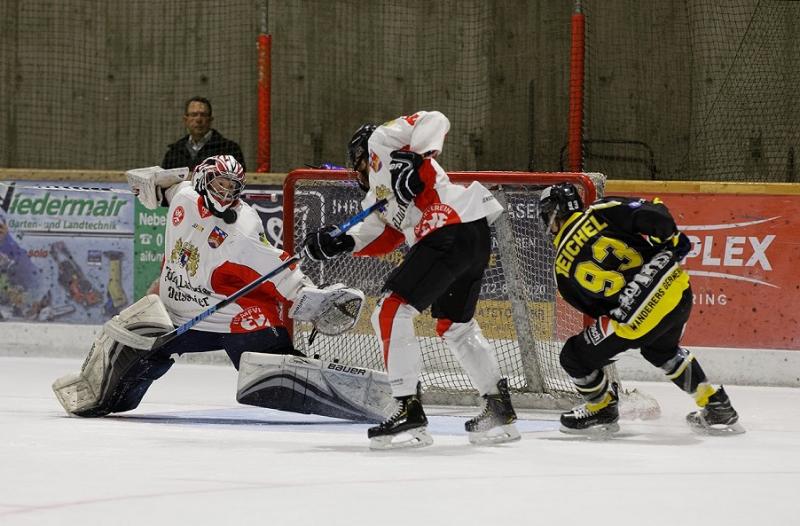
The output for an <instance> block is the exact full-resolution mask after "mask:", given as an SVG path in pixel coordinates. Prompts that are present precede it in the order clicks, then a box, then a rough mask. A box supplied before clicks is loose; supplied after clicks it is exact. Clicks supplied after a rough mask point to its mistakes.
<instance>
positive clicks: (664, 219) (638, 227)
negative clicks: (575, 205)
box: [554, 197, 689, 330]
mask: <svg viewBox="0 0 800 526" xmlns="http://www.w3.org/2000/svg"><path fill="white" fill-rule="evenodd" d="M675 232H677V227H676V226H675V221H674V219H673V218H672V216H671V215H670V213H669V210H668V209H667V207H666V206H664V205H663V204H662V203H661V202H660V201H658V200H655V201H654V202H651V201H647V200H645V199H630V198H627V197H607V198H605V199H601V200H599V201H595V203H594V204H592V205H591V206H589V207H588V208H587V209H586V210H584V211H583V212H576V213H574V214H573V215H572V216H571V217H569V218H568V220H567V221H566V222H565V223H564V225H563V226H562V227H561V229H560V230H559V232H558V234H557V235H556V237H555V239H554V243H555V246H556V257H555V266H554V271H555V277H556V283H557V285H558V291H559V293H560V294H561V296H562V297H563V298H564V299H565V300H566V301H567V302H568V303H569V304H570V305H572V306H573V307H575V308H576V309H578V310H579V311H581V312H583V313H585V314H588V315H589V316H592V317H593V318H599V317H600V316H603V315H608V314H609V312H610V311H611V310H612V309H615V308H616V307H618V306H619V295H620V292H621V291H622V289H623V287H624V286H625V285H626V283H628V282H629V281H630V280H631V279H633V277H634V276H635V275H636V274H637V273H638V272H639V270H640V269H641V268H642V266H643V265H644V264H646V263H648V262H649V261H650V260H651V259H652V258H653V256H655V255H656V254H657V253H658V252H660V251H662V250H663V249H664V247H663V246H659V245H657V244H653V243H652V242H651V241H650V240H649V239H648V237H652V238H657V239H666V238H668V237H669V236H671V235H672V234H674V233H675ZM678 271H679V272H680V273H681V274H682V276H681V279H680V282H681V283H680V285H679V286H677V287H672V290H671V291H670V297H671V296H673V295H677V296H676V297H677V298H679V297H680V295H681V293H682V292H683V290H685V289H686V288H688V286H689V282H688V276H687V275H686V274H685V272H683V270H681V269H679V268H678ZM671 279H672V280H674V279H675V276H673V277H672V278H671ZM671 299H672V298H668V300H667V301H666V302H663V303H664V305H663V309H666V310H670V305H671V304H672V303H673V302H672V301H671ZM659 310H662V309H661V308H660V309H659ZM663 314H665V313H663ZM663 314H662V315H663ZM657 317H658V316H657ZM656 322H657V320H656ZM647 325H650V324H649V323H648V324H647ZM647 330H649V328H648V329H647Z"/></svg>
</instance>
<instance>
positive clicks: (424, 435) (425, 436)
mask: <svg viewBox="0 0 800 526" xmlns="http://www.w3.org/2000/svg"><path fill="white" fill-rule="evenodd" d="M431 444H433V437H432V436H431V435H430V434H429V433H428V430H427V429H425V428H424V427H418V428H416V429H410V430H408V431H404V432H402V433H398V434H396V435H386V436H380V437H374V438H372V439H370V442H369V448H370V449H373V450H376V451H377V450H386V449H404V448H416V447H426V446H430V445H431Z"/></svg>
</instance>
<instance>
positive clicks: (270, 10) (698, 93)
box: [0, 0, 800, 181]
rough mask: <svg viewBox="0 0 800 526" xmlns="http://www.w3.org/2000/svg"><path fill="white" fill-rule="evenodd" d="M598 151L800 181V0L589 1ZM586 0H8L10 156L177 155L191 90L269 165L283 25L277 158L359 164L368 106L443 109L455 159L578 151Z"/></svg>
mask: <svg viewBox="0 0 800 526" xmlns="http://www.w3.org/2000/svg"><path fill="white" fill-rule="evenodd" d="M582 7H583V9H584V12H585V14H586V28H587V39H586V54H587V57H586V58H587V60H586V64H587V69H586V79H587V84H586V98H585V104H586V119H585V136H584V138H585V143H584V153H585V168H586V169H587V170H593V171H601V172H604V173H606V174H607V175H608V176H609V177H610V178H612V179H614V178H617V179H621V178H628V179H667V180H675V179H698V180H730V181H796V180H797V173H796V168H795V161H794V156H795V149H796V148H797V142H798V135H799V132H798V125H797V122H798V118H800V115H799V113H800V103H798V97H799V96H798V93H797V91H798V90H796V88H795V87H796V85H797V84H798V80H800V78H798V76H799V75H800V73H798V71H800V68H798V66H800V64H798V61H800V59H798V57H799V56H800V53H799V52H800V49H798V47H799V46H800V44H798V38H797V29H798V28H797V25H798V21H800V2H791V1H779V0H761V1H757V0H735V1H731V2H716V1H712V0H699V1H697V0H693V1H689V0H667V1H664V2H640V1H638V0H613V1H610V0H584V1H583V2H582ZM572 9H573V2H570V1H566V0H565V1H562V2H528V1H523V0H503V1H501V0H490V1H486V0H443V1H437V2H430V1H423V0H409V1H406V2H390V1H369V2H364V1H363V0H361V1H357V0H304V1H302V2H283V1H276V0H272V1H269V0H246V1H245V0H231V1H227V2H218V3H213V2H212V3H209V2H197V1H188V0H160V1H155V0H130V1H127V2H121V1H118V0H112V1H100V0H73V1H70V2H58V1H55V0H49V1H48V0H26V1H24V2H23V1H21V0H16V1H7V2H2V3H0V29H2V30H1V31H0V166H3V167H21V168H67V169H69V168H74V169H125V168H130V167H135V166H145V165H151V164H157V163H159V162H160V161H161V159H162V158H163V155H164V152H165V151H166V145H167V144H169V143H171V142H173V141H175V140H176V139H178V138H179V137H180V136H181V135H183V134H185V130H184V128H183V125H182V122H181V115H182V113H183V102H184V101H185V100H186V99H187V98H188V97H190V96H194V95H200V96H205V97H208V98H209V99H211V101H212V103H213V104H214V116H215V121H214V127H215V128H217V129H218V130H219V131H220V132H221V133H222V134H223V135H225V136H226V137H228V138H230V139H233V140H235V141H237V142H239V144H240V145H241V146H242V149H243V150H244V154H245V158H246V160H247V164H248V166H249V167H250V168H251V170H252V169H253V168H254V167H255V166H256V149H257V136H258V126H257V122H258V121H257V107H258V102H257V96H256V93H257V81H258V64H257V48H256V41H257V37H258V34H259V31H260V29H261V28H266V30H267V31H268V32H269V33H270V34H271V35H272V119H271V124H272V140H271V146H272V165H271V169H272V170H273V171H286V170H289V169H291V168H294V167H298V166H302V165H303V164H306V163H307V164H319V163H322V162H333V163H342V162H343V161H344V145H345V144H346V142H347V140H348V138H349V136H350V134H351V133H352V132H353V131H354V130H355V129H356V128H357V127H358V126H359V125H360V124H362V123H363V122H367V121H373V122H381V121H384V120H388V119H390V118H393V117H396V116H398V115H401V114H408V113H411V112H414V111H416V110H420V109H438V110H440V111H442V112H444V113H445V114H446V115H448V116H449V117H450V119H451V122H452V128H451V132H450V135H449V137H448V142H447V144H446V147H445V152H444V155H443V157H442V161H443V164H444V165H445V167H446V168H448V169H451V170H538V171H555V170H559V169H562V168H563V167H565V154H564V151H565V150H564V146H565V145H566V133H567V110H568V102H569V101H568V81H569V52H570V16H571V13H572Z"/></svg>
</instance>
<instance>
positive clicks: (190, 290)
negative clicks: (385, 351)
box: [54, 155, 393, 421]
mask: <svg viewBox="0 0 800 526" xmlns="http://www.w3.org/2000/svg"><path fill="white" fill-rule="evenodd" d="M154 168H156V170H154V171H152V170H151V171H150V172H148V169H142V171H143V172H142V173H143V174H144V175H143V176H141V177H138V178H137V177H134V178H133V179H131V175H130V174H129V180H132V183H131V186H132V189H133V190H134V192H135V193H137V195H138V196H139V199H140V200H141V201H142V202H143V203H144V204H145V206H148V207H150V208H155V207H156V206H158V204H161V205H168V206H169V211H168V213H167V228H166V235H165V254H164V262H163V268H162V271H161V277H160V285H159V298H160V301H159V298H157V297H155V296H147V297H145V298H143V299H142V300H140V301H139V302H137V303H136V304H134V305H132V306H131V307H129V308H128V309H126V310H125V311H123V313H121V314H120V316H121V318H120V317H117V318H116V319H115V320H111V321H110V322H109V323H107V324H106V330H105V331H104V332H103V334H101V337H100V338H99V339H98V340H97V341H96V342H95V345H94V346H93V347H92V351H91V352H90V355H89V356H88V357H87V360H86V362H85V363H84V366H83V368H82V370H81V374H79V375H70V376H67V377H64V378H62V379H59V380H57V381H56V384H54V390H55V392H56V395H57V397H58V398H59V401H61V403H62V405H63V406H64V408H65V409H66V410H67V411H68V412H69V413H70V414H76V415H79V416H103V415H105V414H108V413H115V412H122V411H128V410H131V409H133V408H135V407H137V406H138V405H139V402H140V401H141V399H142V397H143V396H144V394H145V393H146V391H147V389H148V388H149V387H150V385H151V384H152V383H153V381H154V380H156V379H157V378H159V377H161V376H162V375H164V374H165V373H166V372H167V370H168V369H169V368H170V367H171V366H172V365H173V363H174V360H173V359H172V358H171V356H172V355H173V354H177V355H181V354H184V353H191V352H206V351H213V350H224V351H225V352H226V353H227V354H228V356H229V357H230V360H231V362H232V363H233V365H234V366H235V367H236V368H237V369H239V371H240V376H239V380H240V381H239V391H238V393H237V399H238V400H239V401H241V402H243V403H248V404H251V405H264V406H267V407H273V408H277V409H285V410H290V411H297V412H305V413H307V412H315V413H320V414H324V415H327V416H338V417H344V418H353V419H363V420H371V421H380V420H381V418H383V417H385V416H386V415H387V414H390V413H391V410H393V403H392V404H391V405H389V406H388V407H389V408H390V409H389V410H388V411H381V410H380V408H377V409H376V410H374V409H375V408H374V407H373V408H370V409H369V410H367V411H363V410H362V409H363V408H361V407H354V405H353V404H352V403H350V401H348V400H347V396H340V395H341V393H340V392H334V391H336V390H335V389H333V390H331V389H328V387H330V385H329V384H330V382H326V381H325V379H324V378H323V377H327V376H330V375H331V374H333V373H326V372H320V371H319V370H320V369H322V366H321V365H320V364H319V363H318V361H315V360H308V359H305V358H303V355H302V354H301V353H299V352H297V351H296V350H295V349H294V346H293V344H292V340H291V338H290V336H289V333H288V331H287V329H286V327H285V323H284V321H283V320H284V319H285V313H284V312H283V311H284V310H288V314H289V315H290V316H291V317H294V318H296V319H304V320H306V321H317V320H318V317H319V316H320V315H322V314H320V312H321V311H322V305H324V304H325V303H326V302H329V301H339V300H341V299H342V298H344V299H352V298H356V300H358V298H359V297H360V298H361V299H362V301H363V294H362V293H361V292H360V291H357V290H355V289H346V288H343V287H342V286H341V285H339V286H334V287H331V288H326V289H318V288H316V287H315V286H314V284H313V283H312V282H311V281H310V280H309V279H308V278H307V277H306V276H305V275H304V274H303V273H302V271H301V270H300V268H299V267H298V265H297V264H294V265H291V266H289V268H287V269H286V270H284V271H282V272H280V273H278V274H277V275H276V276H274V277H273V278H271V279H269V280H268V281H265V282H264V283H262V284H261V285H260V286H258V287H257V288H255V289H254V290H252V291H251V292H249V293H247V294H245V295H242V296H241V297H239V298H238V299H237V300H236V301H235V302H232V303H229V304H228V305H226V306H224V307H222V308H220V309H218V310H216V311H215V312H214V313H213V315H211V316H209V317H207V318H204V319H203V320H202V321H199V322H198V323H196V324H195V325H194V326H193V327H192V328H191V329H190V330H188V331H186V332H185V333H184V334H182V335H181V336H179V337H177V338H175V339H173V340H171V341H170V342H169V343H167V344H166V345H164V346H163V347H161V348H158V349H156V350H155V351H154V352H150V353H143V352H141V351H137V350H135V349H131V348H127V347H125V346H124V345H121V344H119V341H122V342H124V341H125V339H124V338H123V339H122V340H119V338H115V335H117V336H118V335H119V333H120V331H123V333H124V331H125V330H128V331H134V332H136V331H139V332H140V333H141V332H142V330H146V331H150V333H151V334H152V333H157V332H158V330H159V329H160V332H161V333H164V332H167V331H169V330H172V328H173V326H181V325H183V324H185V323H187V322H189V321H190V320H192V319H193V318H195V317H196V316H198V315H199V314H200V313H202V312H203V311H205V310H207V309H208V308H209V307H211V306H213V305H216V304H218V303H219V302H220V301H222V300H224V299H225V298H227V297H228V296H231V295H232V294H233V293H234V292H236V291H238V290H239V289H241V288H242V287H244V286H245V285H248V284H249V283H251V282H253V281H254V280H255V279H256V278H258V277H259V276H261V275H264V274H267V273H269V272H270V271H272V270H273V269H275V268H277V267H279V266H280V265H281V264H282V263H283V261H285V260H286V259H288V257H289V256H288V254H286V253H285V252H284V251H282V250H280V249H277V248H275V247H274V246H272V245H271V244H270V243H269V241H268V240H267V237H266V235H265V234H264V229H263V225H262V222H261V219H260V217H259V216H258V214H257V213H256V212H255V210H253V208H251V207H250V206H249V205H248V204H247V203H245V202H244V201H242V200H241V198H240V196H241V193H242V190H243V189H244V185H245V172H244V170H243V168H242V166H241V165H240V164H239V163H238V162H237V161H236V159H234V158H233V157H232V156H229V155H220V156H214V157H209V158H208V159H206V160H204V161H203V162H202V163H201V164H199V165H198V166H197V167H196V168H195V170H194V172H193V174H192V180H191V181H183V180H181V178H179V177H178V178H174V177H167V176H165V175H163V170H161V171H159V170H160V169H158V167H154ZM153 173H155V174H157V175H156V176H155V180H154V176H153ZM133 175H134V176H137V174H136V173H134V174H133ZM315 309H316V310H315ZM329 311H331V312H333V311H334V309H329ZM336 315H337V316H338V315H339V314H338V313H336ZM315 316H317V318H315ZM357 316H358V314H357V313H354V314H353V317H354V318H357ZM352 323H353V324H354V323H355V319H353V320H352ZM123 335H124V334H123ZM245 352H248V353H249V354H244V358H243V357H242V356H243V353H245ZM264 354H271V355H282V356H290V357H291V356H297V357H298V358H297V359H296V362H291V361H290V362H280V361H279V362H278V363H277V365H276V367H278V369H279V370H277V372H275V373H274V374H270V372H271V371H272V370H273V369H274V368H273V367H271V366H272V365H274V360H272V361H270V360H268V359H266V358H265V357H264V356H263V355H264ZM285 363H294V365H293V366H291V367H288V366H287V367H288V370H287V367H284V365H285ZM240 366H241V367H240ZM311 369H315V370H314V371H313V374H312V372H311V371H310V370H311ZM309 375H311V376H309ZM312 376H313V377H314V378H317V379H319V382H320V383H321V384H325V385H314V386H313V387H314V388H313V389H311V388H309V382H311V381H312V380H309V378H311V377H312ZM360 376H361V377H362V378H367V377H369V374H366V373H362V374H360ZM276 379H277V380H276ZM348 381H350V379H348ZM344 383H347V382H344ZM350 383H352V382H350ZM298 384H302V385H298ZM385 390H386V391H387V397H386V398H389V397H388V385H387V388H386V389H385ZM306 392H308V393H314V394H315V398H314V399H311V397H310V395H309V396H307V395H306ZM356 398H359V399H361V400H363V397H362V396H361V394H360V393H359V394H358V396H356ZM389 401H390V402H393V401H391V399H390V398H389ZM356 405H357V404H356ZM373 405H375V404H373ZM377 405H380V404H377Z"/></svg>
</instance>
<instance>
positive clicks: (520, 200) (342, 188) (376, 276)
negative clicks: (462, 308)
mask: <svg viewBox="0 0 800 526" xmlns="http://www.w3.org/2000/svg"><path fill="white" fill-rule="evenodd" d="M448 175H449V176H450V179H451V181H453V182H455V183H463V184H468V183H470V182H472V181H474V180H477V181H480V182H481V183H483V185H484V186H486V187H487V188H489V189H490V190H491V191H492V192H493V193H494V195H495V196H496V197H497V199H498V200H499V201H500V203H501V204H503V206H504V207H505V208H506V210H507V213H505V214H503V215H502V216H501V217H500V219H498V220H497V221H496V222H495V224H494V225H493V226H492V254H491V259H490V262H489V267H488V268H487V270H486V273H485V275H484V282H483V286H482V288H481V294H480V301H479V303H478V307H477V311H476V315H475V317H476V319H477V320H478V323H479V324H480V326H481V328H482V329H483V333H484V335H485V336H486V338H487V339H488V340H489V341H490V342H491V343H492V345H493V346H494V349H495V351H496V353H497V358H498V361H499V364H500V369H501V373H502V374H503V375H504V376H506V377H507V378H508V380H509V386H510V387H511V389H512V393H513V396H514V401H515V403H516V404H517V405H518V406H519V407H538V408H549V409H557V408H566V407H569V406H571V405H573V404H574V403H575V401H576V400H577V393H576V392H575V390H574V388H573V386H572V382H571V381H570V380H569V378H567V376H566V375H565V373H564V372H563V370H562V369H561V366H560V364H559V360H558V355H559V351H560V350H561V346H562V344H563V342H564V340H565V339H566V338H567V337H569V336H571V335H572V334H575V333H577V332H579V331H580V330H581V328H582V327H583V325H584V324H585V320H584V318H583V316H582V315H580V314H579V313H578V312H577V311H575V310H574V309H572V308H571V307H570V306H569V305H567V304H566V303H564V302H563V300H561V299H560V298H559V297H558V295H557V294H556V288H555V281H554V277H553V270H552V268H553V266H552V263H553V257H554V249H553V246H552V239H551V237H550V235H549V234H548V233H546V232H545V230H544V227H543V226H542V224H541V221H540V220H539V194H540V192H541V191H542V190H543V189H544V188H545V187H547V186H549V185H552V184H556V183H560V182H565V181H568V182H571V183H573V184H574V185H575V186H576V187H578V189H579V190H580V192H581V194H582V197H583V199H584V201H585V202H592V201H593V200H594V199H595V198H596V197H598V189H601V190H602V182H603V177H602V175H600V174H582V173H527V172H451V173H449V174H448ZM362 198H363V192H362V191H361V190H360V189H359V187H358V186H357V185H356V183H355V181H354V179H353V178H352V176H351V174H349V173H348V172H345V171H325V170H296V171H294V172H292V173H290V174H289V175H288V176H287V179H286V181H285V183H284V230H283V242H284V249H285V250H286V251H287V252H289V253H294V251H295V250H296V249H298V247H300V246H301V244H302V242H303V239H304V237H305V235H306V234H307V233H309V232H312V231H314V230H317V229H319V228H321V227H322V226H324V225H328V224H336V225H338V224H341V223H343V222H344V221H345V220H347V219H348V218H350V217H352V216H353V215H355V214H357V213H358V212H360V211H361V205H360V201H361V199H362ZM406 250H407V247H405V246H403V247H401V248H400V249H398V250H396V251H395V252H393V253H391V254H388V255H386V256H382V257H352V256H347V255H345V256H342V257H339V258H336V259H333V260H331V261H327V262H323V263H318V262H314V261H310V260H304V262H303V271H304V272H305V273H306V274H307V275H308V276H309V277H310V278H311V279H313V280H314V282H315V283H317V284H332V283H338V282H342V283H345V284H347V285H349V286H353V287H358V288H360V289H362V290H363V291H364V293H365V295H366V297H367V305H366V306H365V308H364V311H363V313H362V315H361V319H360V320H359V321H358V324H357V325H356V327H355V328H354V329H353V330H352V331H350V332H348V333H346V334H343V335H340V336H335V337H327V336H323V335H318V336H317V337H315V338H314V339H313V343H311V344H309V336H310V332H311V327H310V326H306V325H305V324H301V323H298V324H295V326H294V327H293V332H294V343H295V346H296V347H297V349H298V350H300V351H302V352H304V353H305V354H306V355H307V356H317V357H319V358H321V359H323V360H328V361H338V362H339V363H341V364H344V365H351V366H358V367H363V368H370V369H377V370H383V369H384V364H383V357H382V353H381V350H380V346H379V342H378V340H377V338H376V337H375V335H374V333H373V330H372V326H371V324H370V314H371V312H372V310H373V309H374V307H375V304H376V302H377V300H378V299H379V297H380V296H381V288H382V286H383V283H384V279H385V278H386V276H387V275H388V274H389V272H390V271H391V270H392V269H393V268H394V267H395V266H397V265H398V264H399V263H400V261H401V260H402V258H403V254H404V252H405V251H406ZM415 323H416V334H417V337H418V338H419V340H420V344H421V347H422V354H423V364H424V365H423V373H422V378H421V381H422V385H423V392H424V396H425V399H426V401H430V402H432V403H442V404H452V405H472V404H474V403H475V401H476V400H475V397H476V395H477V391H476V390H475V389H474V388H473V386H472V384H471V383H470V380H469V377H468V376H467V375H466V373H464V371H463V370H462V369H461V367H460V365H459V364H458V362H457V361H456V360H455V358H454V357H453V355H452V354H451V353H450V351H449V350H448V349H447V347H446V344H445V342H444V341H443V340H442V339H441V338H439V337H438V336H437V335H436V332H435V320H432V319H431V317H430V312H429V311H426V312H424V313H422V314H421V315H420V316H418V317H417V319H416V322H415ZM609 372H610V373H611V374H612V376H613V377H616V373H615V371H613V367H612V368H611V369H610V371H609Z"/></svg>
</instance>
